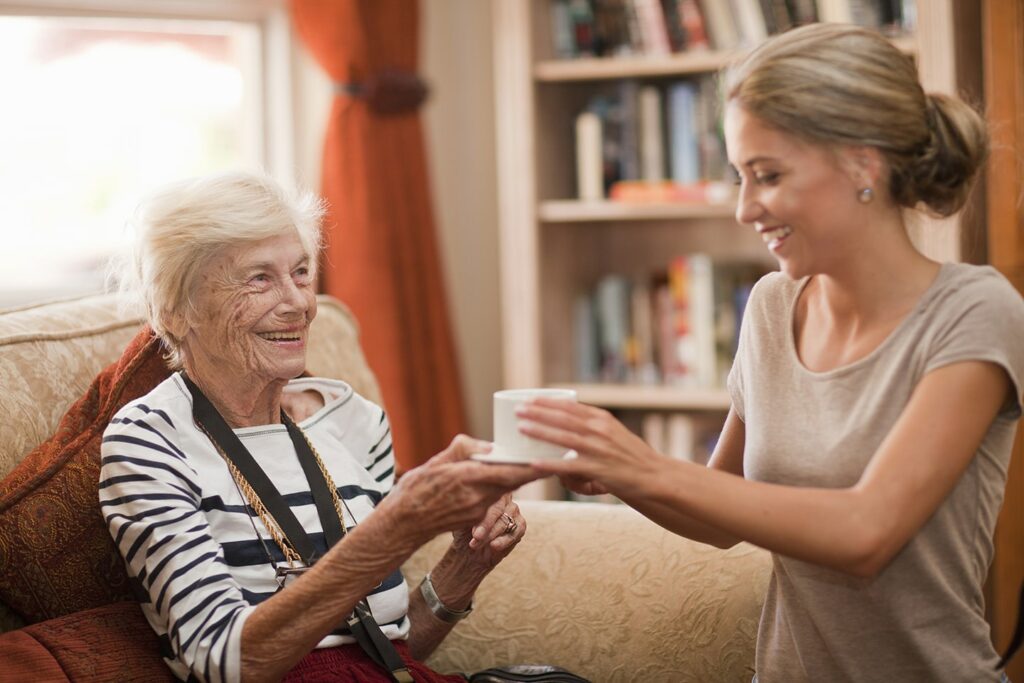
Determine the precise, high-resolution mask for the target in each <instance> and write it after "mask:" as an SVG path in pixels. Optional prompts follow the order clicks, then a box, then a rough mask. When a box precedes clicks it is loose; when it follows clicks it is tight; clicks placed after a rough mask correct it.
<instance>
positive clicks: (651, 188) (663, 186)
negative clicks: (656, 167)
mask: <svg viewBox="0 0 1024 683" xmlns="http://www.w3.org/2000/svg"><path fill="white" fill-rule="evenodd" d="M608 197H609V199H611V200H612V201H617V202H629V203H634V204H714V205H726V204H732V203H734V202H735V201H736V188H735V186H734V185H731V184H729V183H726V182H721V181H705V180H698V181H697V182H693V183H677V182H674V181H671V180H664V181H661V182H650V181H643V180H641V181H636V180H620V181H617V182H615V183H614V184H613V185H612V186H611V188H609V191H608Z"/></svg>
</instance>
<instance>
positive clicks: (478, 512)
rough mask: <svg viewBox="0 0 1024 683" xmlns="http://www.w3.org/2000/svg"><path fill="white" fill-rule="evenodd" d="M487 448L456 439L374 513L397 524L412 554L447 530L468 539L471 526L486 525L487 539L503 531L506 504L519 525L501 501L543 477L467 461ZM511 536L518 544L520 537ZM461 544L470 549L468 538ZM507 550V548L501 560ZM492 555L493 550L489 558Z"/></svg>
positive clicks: (504, 542)
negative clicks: (409, 542)
mask: <svg viewBox="0 0 1024 683" xmlns="http://www.w3.org/2000/svg"><path fill="white" fill-rule="evenodd" d="M489 449H490V444H488V443H487V442H485V441H478V440H476V439H471V438H469V437H467V436H464V435H459V436H457V437H455V439H454V440H453V441H452V443H451V444H450V445H449V446H448V448H446V449H445V450H444V451H442V452H441V453H438V454H437V455H435V456H434V457H433V458H431V459H430V460H428V461H427V462H426V463H424V464H423V465H421V466H420V467H416V468H414V469H412V470H409V471H408V472H406V473H405V474H404V475H403V476H402V478H401V479H399V481H398V483H397V484H396V485H395V488H394V489H392V491H391V493H390V494H388V496H387V497H386V498H385V499H384V501H383V502H382V503H381V505H380V507H379V508H378V513H379V512H385V514H387V515H389V516H391V517H392V518H393V519H394V520H395V522H396V528H395V529H394V533H395V534H396V535H398V536H401V537H404V538H406V539H408V540H409V541H411V542H412V543H413V544H414V547H413V549H415V548H416V547H419V546H420V545H422V544H423V543H426V542H427V541H429V540H430V539H432V538H434V536H437V535H438V534H441V533H444V532H446V531H451V532H456V533H461V534H471V533H472V532H471V531H470V530H471V529H473V528H474V527H476V526H485V527H486V528H487V529H488V534H489V533H490V532H491V531H494V532H495V533H497V532H502V531H504V530H505V529H506V527H507V526H508V525H507V524H504V523H502V522H501V519H502V517H501V515H502V513H504V512H505V511H506V510H508V509H509V505H510V504H511V505H512V506H513V507H512V508H511V509H512V512H513V513H514V514H513V515H512V516H513V519H515V520H516V524H517V525H521V524H523V522H522V518H521V517H520V516H519V511H518V507H515V504H514V503H509V502H505V503H502V502H501V501H502V500H506V499H507V498H508V494H509V493H510V492H511V491H514V490H515V489H517V488H519V487H520V486H522V485H523V484H525V483H527V482H530V481H533V480H534V479H538V478H539V477H541V476H544V475H542V474H539V473H537V472H535V471H533V470H531V469H530V468H528V467H522V466H518V465H493V464H484V463H477V462H473V461H470V460H469V459H468V458H469V456H470V455H472V454H473V453H483V452H486V451H487V450H489ZM513 531H516V532H518V531H519V529H513ZM509 535H513V534H509ZM515 536H516V538H515V539H514V540H516V541H518V539H519V538H521V537H522V534H521V533H516V534H515ZM462 538H464V539H465V536H464V535H463V536H462ZM508 540H511V539H503V540H502V541H501V542H500V543H497V549H498V550H501V549H502V548H503V547H504V546H506V545H508ZM465 544H466V545H467V547H468V544H469V540H468V539H465ZM512 545H514V543H513V544H512ZM510 549H511V548H510V547H509V548H506V549H505V551H504V553H503V554H502V556H504V554H507V551H508V550H510ZM493 553H494V550H493V549H492V550H491V551H490V552H488V553H487V555H488V557H490V555H491V554H493Z"/></svg>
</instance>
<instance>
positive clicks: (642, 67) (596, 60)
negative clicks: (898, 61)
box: [533, 35, 918, 83]
mask: <svg viewBox="0 0 1024 683" xmlns="http://www.w3.org/2000/svg"><path fill="white" fill-rule="evenodd" d="M890 40H891V41H892V44H893V45H895V46H896V47H897V48H899V50H900V51H901V52H903V53H904V54H908V55H911V56H913V57H916V56H917V52H918V48H917V39H916V38H915V37H914V36H913V35H905V36H894V37H892V38H890ZM741 54H743V51H735V52H733V51H729V52H722V51H702V52H680V53H676V54H671V55H665V56H663V57H653V56H649V55H638V56H635V57H584V58H580V59H551V60H547V61H543V62H537V63H536V64H534V66H533V77H534V79H535V80H537V81H538V82H541V83H564V82H571V81H603V80H612V79H616V78H643V77H655V76H685V75H689V74H702V73H711V72H714V71H719V70H720V69H723V68H725V67H726V66H728V65H729V63H730V62H731V61H732V60H733V59H735V58H736V57H738V56H739V55H741Z"/></svg>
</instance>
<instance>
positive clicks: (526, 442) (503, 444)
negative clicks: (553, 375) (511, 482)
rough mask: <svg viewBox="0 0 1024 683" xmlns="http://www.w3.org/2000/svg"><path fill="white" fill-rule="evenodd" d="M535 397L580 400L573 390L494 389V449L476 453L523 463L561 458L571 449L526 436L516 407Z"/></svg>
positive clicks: (493, 459)
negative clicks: (521, 429)
mask: <svg viewBox="0 0 1024 683" xmlns="http://www.w3.org/2000/svg"><path fill="white" fill-rule="evenodd" d="M534 398H554V399H560V400H563V401H576V392H575V391H573V390H572V389H506V390H504V391H496V392H494V449H493V450H492V451H491V452H490V453H487V454H485V455H482V456H476V459H477V460H484V461H486V462H507V463H523V462H532V461H535V460H560V459H562V458H563V457H565V454H566V453H568V452H569V451H568V450H567V449H565V448H562V447H561V446H556V445H555V444H551V443H548V442H546V441H540V440H538V439H534V438H532V437H529V436H526V435H525V434H523V433H522V432H520V431H519V418H518V417H517V416H516V408H517V407H518V406H520V405H522V404H523V403H524V402H526V401H529V400H530V399H534Z"/></svg>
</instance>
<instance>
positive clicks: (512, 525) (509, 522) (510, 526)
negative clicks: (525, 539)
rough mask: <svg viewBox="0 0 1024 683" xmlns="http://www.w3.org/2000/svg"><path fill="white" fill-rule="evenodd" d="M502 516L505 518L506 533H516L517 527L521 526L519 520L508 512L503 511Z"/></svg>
mask: <svg viewBox="0 0 1024 683" xmlns="http://www.w3.org/2000/svg"><path fill="white" fill-rule="evenodd" d="M501 516H502V517H503V518H504V519H505V533H506V534H514V533H515V532H516V529H518V528H519V522H517V521H516V520H515V519H514V518H513V517H512V515H510V514H508V513H507V512H505V513H502V515H501Z"/></svg>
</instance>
